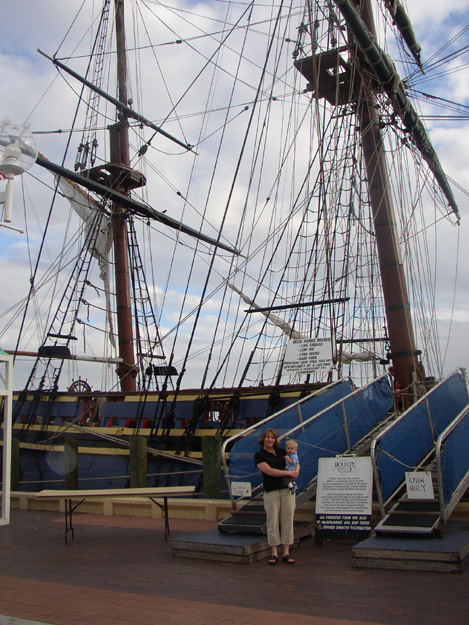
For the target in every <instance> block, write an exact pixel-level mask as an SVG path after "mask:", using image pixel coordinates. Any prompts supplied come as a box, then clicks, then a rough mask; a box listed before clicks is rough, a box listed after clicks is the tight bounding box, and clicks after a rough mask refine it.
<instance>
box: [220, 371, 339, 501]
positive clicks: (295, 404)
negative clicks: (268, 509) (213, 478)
mask: <svg viewBox="0 0 469 625" xmlns="http://www.w3.org/2000/svg"><path fill="white" fill-rule="evenodd" d="M345 380H350V382H351V379H350V378H348V377H347V378H341V379H340V380H336V381H335V382H332V383H331V384H328V385H327V386H325V387H323V388H320V389H318V390H316V391H315V392H313V393H311V394H310V395H306V397H302V398H301V399H299V400H298V401H296V402H293V403H292V404H290V405H289V406H286V407H285V408H282V410H279V411H278V412H275V413H274V414H272V415H270V416H268V417H266V418H265V419H262V420H261V421H259V422H258V423H254V424H253V425H251V426H249V427H248V428H246V429H245V430H243V431H242V432H238V433H237V434H234V435H233V436H231V437H230V438H227V439H226V440H225V441H224V442H223V444H222V447H221V451H220V454H221V462H222V466H223V472H224V474H225V480H226V484H227V486H228V495H229V497H230V500H231V505H232V507H233V509H236V501H235V499H234V497H233V495H232V494H231V479H230V476H229V471H228V464H227V461H226V448H227V446H228V445H229V444H230V443H232V442H234V441H236V440H237V439H239V438H244V437H245V436H246V434H248V433H249V432H252V431H254V430H256V429H258V428H260V427H261V426H265V425H266V424H267V423H268V422H269V421H272V419H274V418H277V417H278V416H279V415H280V414H282V413H283V412H286V411H287V410H291V409H292V408H295V407H298V408H299V406H300V405H301V404H303V403H304V402H306V401H308V400H310V399H311V397H315V396H316V395H320V394H322V393H324V392H325V391H327V390H328V389H330V388H333V387H334V386H337V385H339V384H342V383H343V382H344V381H345ZM305 423H307V422H303V423H302V426H304V425H305ZM284 436H288V434H285V435H284ZM284 436H281V437H279V440H281V439H282V438H284Z"/></svg>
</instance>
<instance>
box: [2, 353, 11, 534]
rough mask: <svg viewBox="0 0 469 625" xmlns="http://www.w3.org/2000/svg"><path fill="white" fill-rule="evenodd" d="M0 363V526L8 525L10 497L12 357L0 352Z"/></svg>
mask: <svg viewBox="0 0 469 625" xmlns="http://www.w3.org/2000/svg"><path fill="white" fill-rule="evenodd" d="M0 362H4V363H5V388H4V389H0V397H3V465H2V468H3V473H2V475H3V483H2V516H1V517H0V525H8V524H9V523H10V497H11V439H12V430H13V422H12V396H13V357H12V356H10V355H8V354H6V353H5V352H3V351H0Z"/></svg>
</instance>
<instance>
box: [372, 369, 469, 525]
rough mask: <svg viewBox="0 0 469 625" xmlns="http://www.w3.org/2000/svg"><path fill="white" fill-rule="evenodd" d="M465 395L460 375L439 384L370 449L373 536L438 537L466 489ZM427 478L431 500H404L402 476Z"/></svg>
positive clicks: (468, 423) (468, 438) (468, 432)
mask: <svg viewBox="0 0 469 625" xmlns="http://www.w3.org/2000/svg"><path fill="white" fill-rule="evenodd" d="M468 412H469V393H468V386H467V380H466V376H465V372H464V370H458V371H455V372H454V373H452V374H451V375H449V376H448V377H447V378H446V379H444V380H443V381H442V382H440V383H439V384H438V385H437V386H435V387H434V388H433V389H432V390H430V391H429V392H428V393H427V394H426V395H425V396H424V397H422V398H421V399H420V400H419V401H418V402H416V403H415V404H414V405H413V406H412V407H411V408H409V409H408V410H406V411H405V412H404V413H403V414H402V415H401V416H400V418H399V419H397V420H395V421H394V422H393V423H392V424H390V425H389V426H388V427H387V428H386V429H385V430H384V431H383V432H382V433H381V434H380V435H379V436H377V437H376V438H375V439H374V440H373V442H372V444H371V458H372V462H373V468H374V474H375V487H376V491H377V495H378V500H379V503H380V509H381V516H382V519H381V521H380V522H379V523H378V525H377V526H376V527H375V532H376V534H378V535H392V534H414V535H435V536H442V535H443V533H444V530H445V526H446V521H447V519H448V517H449V515H450V514H451V512H452V511H453V509H454V507H455V506H456V504H457V503H458V502H459V500H460V499H461V497H462V495H463V494H464V492H465V491H466V490H467V488H468V486H469V416H468ZM412 471H426V472H429V473H431V476H432V483H433V492H434V497H433V498H432V499H426V498H425V499H423V498H422V499H415V498H412V499H409V498H408V496H407V492H405V485H406V472H412Z"/></svg>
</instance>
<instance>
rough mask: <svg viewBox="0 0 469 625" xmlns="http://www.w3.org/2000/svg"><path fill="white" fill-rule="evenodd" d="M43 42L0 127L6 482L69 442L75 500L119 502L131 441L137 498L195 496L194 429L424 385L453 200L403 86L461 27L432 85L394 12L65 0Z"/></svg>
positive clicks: (38, 468)
mask: <svg viewBox="0 0 469 625" xmlns="http://www.w3.org/2000/svg"><path fill="white" fill-rule="evenodd" d="M67 15H68V10H67ZM23 17H24V19H25V21H27V20H28V16H27V15H26V16H23ZM61 21H62V20H61ZM64 30H65V33H62V34H60V35H59V34H58V33H57V35H56V37H54V40H51V41H49V42H48V49H39V50H38V52H37V55H38V59H40V67H41V68H42V71H43V72H44V74H45V75H47V76H50V75H51V72H52V75H53V77H52V80H51V81H50V84H49V83H48V84H47V85H46V84H41V90H42V91H41V92H40V93H39V92H37V93H30V97H31V107H30V109H31V113H30V115H29V117H28V118H27V119H21V120H17V119H15V118H14V113H15V112H14V111H6V112H7V113H8V114H9V115H10V118H11V120H12V121H8V120H4V121H3V122H2V124H1V127H0V131H1V132H0V150H1V151H2V152H1V154H2V159H3V161H2V163H3V165H5V163H6V162H7V161H8V158H10V159H11V158H12V153H13V152H12V150H13V151H14V149H18V150H20V151H21V152H22V153H23V154H24V156H25V157H26V158H30V159H31V160H32V162H33V166H32V167H31V169H29V171H28V172H27V173H26V174H25V175H23V176H22V177H21V184H19V183H17V182H15V202H14V206H13V211H12V214H11V216H5V212H6V211H4V216H3V223H2V225H3V226H5V225H6V226H7V227H8V226H12V225H13V226H14V227H17V228H21V229H23V230H24V231H25V233H24V234H19V233H17V232H13V233H11V231H10V234H9V235H8V236H9V239H8V240H9V242H10V243H9V245H11V246H12V248H13V247H14V246H16V248H17V249H19V250H21V258H22V259H23V260H22V262H21V263H20V264H19V270H18V272H17V273H15V276H14V277H13V278H12V280H11V285H12V284H14V288H12V287H11V286H10V287H9V288H8V289H7V290H8V294H6V295H5V302H4V304H3V306H2V324H1V326H2V331H1V335H0V336H1V339H0V345H1V347H2V349H3V350H5V351H6V352H7V353H9V354H12V355H13V358H14V372H15V374H14V375H15V377H14V382H15V389H16V391H15V396H14V407H13V422H14V438H15V439H16V440H17V441H18V443H19V462H18V473H17V476H16V479H17V484H16V488H17V489H18V490H26V491H35V490H40V489H43V488H63V486H64V483H66V471H65V467H64V460H63V458H64V453H63V451H64V446H66V445H67V444H68V442H69V441H75V444H76V445H78V456H77V457H78V467H77V471H78V479H79V482H80V486H81V488H105V487H124V486H128V485H130V483H131V470H130V462H131V460H130V457H131V456H130V452H129V449H130V447H131V445H132V441H134V440H135V439H136V437H139V438H140V439H144V440H145V444H146V447H145V462H146V463H147V466H146V476H147V477H146V479H147V483H148V485H151V486H153V485H154V486H159V485H170V484H186V483H188V484H194V485H196V487H197V490H198V492H203V477H202V476H203V471H202V460H203V459H202V446H203V439H204V437H218V438H219V439H220V440H225V439H226V438H227V437H229V436H232V435H234V434H236V433H239V432H241V431H242V430H244V429H245V428H247V427H250V426H252V425H254V424H256V423H259V422H262V421H263V420H265V419H266V418H268V417H270V416H271V415H274V414H275V413H277V412H278V411H280V410H282V409H285V408H287V407H288V406H290V405H291V404H293V403H294V402H296V401H298V400H299V399H301V398H304V397H305V396H309V395H312V394H316V393H321V392H322V390H323V389H324V388H327V387H328V386H329V385H331V384H334V383H335V382H336V381H338V380H342V379H345V378H349V379H350V380H351V384H352V386H353V388H360V387H363V386H365V385H366V384H367V383H369V382H370V381H372V380H375V379H377V378H380V377H381V376H387V378H386V379H387V380H388V382H387V383H388V384H389V385H390V386H391V387H392V390H393V392H394V394H395V406H394V409H395V410H397V411H403V410H405V409H406V408H408V407H410V406H411V405H412V404H413V403H414V402H415V401H417V400H418V399H419V398H421V397H422V396H424V395H425V394H426V393H427V392H428V391H429V390H430V389H431V388H432V387H433V386H434V385H435V383H436V382H437V381H438V380H439V379H441V378H442V377H443V376H444V373H445V371H444V369H445V342H446V340H447V337H446V336H445V337H442V336H441V335H440V333H439V328H438V322H437V314H436V311H437V306H438V295H439V289H440V288H441V279H442V275H444V274H443V273H442V270H441V269H440V267H441V265H440V262H441V261H440V259H438V257H437V253H438V252H440V253H441V251H442V250H441V249H440V247H441V246H442V244H441V243H440V242H441V241H443V242H445V246H446V247H445V249H444V251H443V253H442V256H443V259H442V262H443V264H448V265H450V264H453V265H454V267H456V266H457V241H458V228H455V226H458V225H459V223H460V219H461V216H460V210H459V206H458V198H461V197H464V196H465V195H466V196H467V193H466V192H464V190H463V189H461V187H459V186H458V185H457V184H454V183H453V182H452V181H451V180H450V179H449V178H448V176H447V175H446V174H445V170H444V166H443V164H442V163H441V162H440V160H439V158H438V156H437V152H436V150H435V148H434V146H433V145H432V141H431V138H430V135H429V133H428V131H427V129H426V126H425V117H427V118H428V115H425V114H424V113H425V112H427V111H428V109H429V108H430V106H432V105H434V104H435V103H436V104H438V103H439V104H443V105H444V106H446V107H449V108H450V109H451V110H452V111H453V113H454V119H457V117H458V116H460V117H461V119H463V117H464V115H465V116H466V118H467V111H465V109H467V107H464V106H462V105H461V106H460V105H458V104H457V103H455V102H453V101H452V100H451V94H449V95H448V98H446V100H445V99H443V98H442V99H440V100H439V101H437V100H436V99H435V98H432V97H431V96H429V95H428V94H424V93H423V92H421V91H420V90H419V88H418V84H419V80H421V79H422V77H427V76H430V77H432V76H440V80H443V79H444V77H445V74H444V71H449V72H454V71H455V70H456V69H458V63H459V59H463V55H464V53H465V49H466V48H467V45H464V37H466V38H467V34H465V33H466V31H467V29H460V31H457V32H456V31H455V34H454V35H453V39H452V40H451V42H450V48H449V51H448V48H442V49H441V53H440V56H441V57H442V58H443V57H445V58H446V61H447V64H448V68H449V69H448V70H446V69H444V68H445V66H444V65H443V64H442V63H441V62H440V61H439V60H435V59H432V60H431V61H429V62H426V60H425V59H426V54H425V50H422V49H421V46H420V44H419V42H418V33H417V34H414V29H413V27H412V25H411V22H410V19H409V17H408V15H407V13H406V10H405V7H404V5H403V4H401V2H399V0H381V1H376V2H372V1H371V0H333V1H332V0H330V1H325V0H317V1H315V0H307V1H306V2H298V3H284V2H282V1H279V2H264V3H260V2H252V3H251V2H247V3H225V2H202V3H192V2H183V1H181V0H175V1H174V2H171V3H166V4H164V3H158V2H152V1H149V0H147V1H140V0H103V1H102V2H101V6H100V7H99V10H98V8H97V3H96V2H86V1H85V2H83V3H82V4H81V7H80V10H79V12H78V14H77V15H76V16H74V17H73V19H70V23H69V24H67V25H66V27H65V29H64ZM54 34H55V33H54ZM461 65H463V60H462V61H461ZM441 76H443V77H441ZM20 123H21V125H20ZM34 144H36V146H37V153H36V152H35V149H36V148H35V147H34ZM12 146H13V147H12ZM15 146H16V147H15ZM2 163H0V171H3V170H2V169H1V168H2ZM18 178H19V176H18ZM7 217H8V218H7ZM4 233H5V230H4V229H2V234H3V236H6V235H5V234H4ZM13 237H14V240H15V243H14V244H12V243H11V241H12V240H13ZM450 237H451V239H450ZM448 240H451V241H452V243H451V244H450V245H449V246H448V244H447V241H448ZM454 275H455V274H454V273H453V274H452V278H451V280H452V281H454ZM444 286H445V287H447V286H448V284H447V282H445V284H444Z"/></svg>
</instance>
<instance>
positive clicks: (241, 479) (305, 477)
mask: <svg viewBox="0 0 469 625" xmlns="http://www.w3.org/2000/svg"><path fill="white" fill-rule="evenodd" d="M393 407H394V399H393V392H392V388H391V384H390V378H389V376H388V375H383V376H381V377H379V378H377V379H376V380H374V381H373V382H370V383H369V384H367V385H366V386H364V387H363V388H361V389H358V390H354V389H353V387H352V383H351V381H350V380H349V379H343V380H340V381H338V382H336V383H334V384H331V385H329V386H328V387H326V388H325V389H322V390H321V391H318V392H316V393H315V394H314V395H310V396H308V397H306V398H303V399H301V400H299V401H298V402H296V403H295V404H293V405H291V406H289V407H288V408H286V409H284V410H282V411H280V412H278V413H277V414H275V415H272V416H271V417H269V418H267V419H264V420H263V421H261V422H259V423H257V424H255V425H254V426H251V427H250V428H248V429H247V430H245V431H244V432H242V433H239V434H237V435H235V436H233V437H231V438H230V439H228V440H226V441H225V442H224V444H223V446H222V450H221V457H222V464H223V467H224V472H225V478H226V481H227V484H228V492H229V493H230V497H231V501H232V505H233V512H232V514H231V515H230V516H228V517H227V518H225V519H223V520H222V521H220V523H219V525H218V529H219V530H220V531H221V532H225V533H240V532H242V533H255V534H265V533H266V528H265V513H264V507H263V502H262V493H261V489H262V477H261V475H260V472H259V471H258V470H257V469H256V468H255V466H254V453H255V452H256V451H258V450H259V443H258V438H259V436H260V432H261V431H263V430H264V429H265V428H266V427H272V428H274V429H275V430H276V432H277V434H278V436H279V439H280V440H285V439H286V438H287V437H290V438H294V439H295V440H296V441H297V443H298V456H299V461H300V465H301V471H300V475H299V477H298V480H297V485H298V492H297V495H296V498H297V501H296V503H297V508H299V507H300V506H301V505H303V504H304V503H305V502H306V501H308V500H309V499H311V497H313V496H314V495H315V492H316V481H317V473H318V460H319V458H322V457H335V456H338V455H348V454H354V455H362V454H363V453H365V452H366V451H368V450H369V448H370V445H371V441H372V439H373V436H374V435H375V434H376V431H377V428H379V427H382V426H383V422H386V423H387V421H388V420H389V419H390V418H392V417H393V415H394V413H393ZM227 448H230V450H231V451H230V453H229V464H228V463H227V462H226V460H225V456H226V450H227ZM235 482H236V483H246V482H248V483H249V484H250V490H251V498H250V499H248V500H246V499H245V498H243V497H239V498H238V499H236V498H235V497H234V496H233V484H234V483H235Z"/></svg>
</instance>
